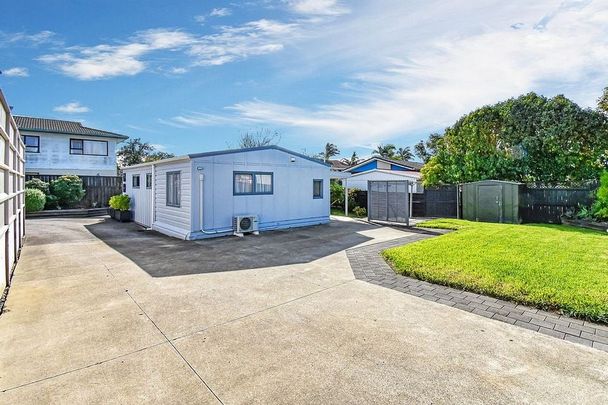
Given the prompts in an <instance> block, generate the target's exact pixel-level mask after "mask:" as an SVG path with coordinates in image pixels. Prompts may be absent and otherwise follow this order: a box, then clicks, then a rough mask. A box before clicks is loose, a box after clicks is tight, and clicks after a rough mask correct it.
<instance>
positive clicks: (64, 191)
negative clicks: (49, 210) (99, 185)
mask: <svg viewBox="0 0 608 405" xmlns="http://www.w3.org/2000/svg"><path fill="white" fill-rule="evenodd" d="M51 194H53V195H54V196H56V197H57V203H58V204H59V205H60V206H61V207H70V206H73V205H74V204H76V203H77V202H79V201H80V200H82V198H83V197H84V194H85V191H84V188H83V187H82V180H81V179H80V177H78V176H61V177H60V178H58V179H57V180H53V181H52V182H51Z"/></svg>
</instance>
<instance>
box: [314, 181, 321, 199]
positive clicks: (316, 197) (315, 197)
mask: <svg viewBox="0 0 608 405" xmlns="http://www.w3.org/2000/svg"><path fill="white" fill-rule="evenodd" d="M317 181H318V182H320V183H321V194H320V195H315V182H317ZM312 198H313V199H315V200H322V199H323V179H313V180H312Z"/></svg>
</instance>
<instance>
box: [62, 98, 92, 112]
mask: <svg viewBox="0 0 608 405" xmlns="http://www.w3.org/2000/svg"><path fill="white" fill-rule="evenodd" d="M53 111H56V112H60V113H64V114H81V113H86V112H89V111H91V109H90V108H89V107H86V106H84V105H82V104H80V103H79V102H77V101H73V102H71V103H67V104H63V105H58V106H57V107H55V108H53Z"/></svg>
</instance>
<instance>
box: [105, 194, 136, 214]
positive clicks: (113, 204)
mask: <svg viewBox="0 0 608 405" xmlns="http://www.w3.org/2000/svg"><path fill="white" fill-rule="evenodd" d="M109 204H110V208H114V209H115V210H118V211H128V210H129V208H130V207H131V198H130V197H129V196H128V195H126V194H117V195H113V196H112V197H110V201H109Z"/></svg>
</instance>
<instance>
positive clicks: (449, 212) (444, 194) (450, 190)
mask: <svg viewBox="0 0 608 405" xmlns="http://www.w3.org/2000/svg"><path fill="white" fill-rule="evenodd" d="M458 193H459V191H458V186H457V185H447V186H438V187H425V188H424V214H423V215H420V216H422V217H443V218H456V217H457V216H458V209H459V207H458V204H459V199H460V198H459V196H458ZM414 201H416V200H414ZM417 210H418V212H420V208H417ZM412 211H414V210H412Z"/></svg>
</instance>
